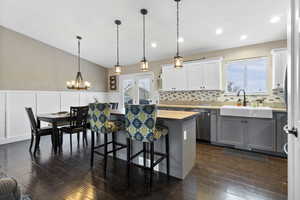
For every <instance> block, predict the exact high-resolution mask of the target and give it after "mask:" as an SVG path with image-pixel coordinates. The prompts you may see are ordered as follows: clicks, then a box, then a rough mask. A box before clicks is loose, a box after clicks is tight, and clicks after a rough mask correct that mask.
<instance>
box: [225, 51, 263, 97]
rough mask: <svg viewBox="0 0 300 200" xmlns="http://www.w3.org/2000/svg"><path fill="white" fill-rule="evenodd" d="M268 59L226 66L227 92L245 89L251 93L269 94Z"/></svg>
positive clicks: (242, 61) (231, 63)
mask: <svg viewBox="0 0 300 200" xmlns="http://www.w3.org/2000/svg"><path fill="white" fill-rule="evenodd" d="M267 66H268V59H267V58H266V57H264V58H255V59H247V60H240V61H232V62H229V63H228V64H227V66H226V77H227V81H226V92H227V93H236V92H238V90H240V89H245V90H246V92H247V93H248V94H249V93H250V94H251V93H267V68H268V67H267Z"/></svg>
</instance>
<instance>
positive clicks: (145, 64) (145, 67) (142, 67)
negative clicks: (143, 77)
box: [140, 9, 149, 72]
mask: <svg viewBox="0 0 300 200" xmlns="http://www.w3.org/2000/svg"><path fill="white" fill-rule="evenodd" d="M147 13H148V10H146V9H141V14H142V15H143V59H142V60H141V63H140V70H141V71H142V72H146V71H148V70H149V64H148V61H147V60H146V55H145V54H146V50H145V48H146V41H145V35H146V33H145V16H146V15H147Z"/></svg>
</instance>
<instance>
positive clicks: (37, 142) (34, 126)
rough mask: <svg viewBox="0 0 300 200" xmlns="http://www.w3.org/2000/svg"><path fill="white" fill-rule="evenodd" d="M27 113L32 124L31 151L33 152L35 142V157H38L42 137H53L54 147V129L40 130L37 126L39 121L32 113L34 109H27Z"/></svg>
mask: <svg viewBox="0 0 300 200" xmlns="http://www.w3.org/2000/svg"><path fill="white" fill-rule="evenodd" d="M25 110H26V113H27V115H28V118H29V122H30V127H31V141H30V147H29V151H30V152H31V149H32V146H33V142H34V140H35V146H34V153H33V154H34V155H36V151H37V149H38V148H39V145H40V138H41V136H46V135H51V141H52V145H53V139H54V137H53V134H52V133H53V131H52V127H43V128H40V127H38V126H37V121H36V119H35V117H34V114H33V112H32V108H25Z"/></svg>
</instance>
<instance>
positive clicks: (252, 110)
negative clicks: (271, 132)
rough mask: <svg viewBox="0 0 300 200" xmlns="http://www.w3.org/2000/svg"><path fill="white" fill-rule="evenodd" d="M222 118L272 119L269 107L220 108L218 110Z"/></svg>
mask: <svg viewBox="0 0 300 200" xmlns="http://www.w3.org/2000/svg"><path fill="white" fill-rule="evenodd" d="M220 114H221V115H222V116H236V117H253V118H272V117H273V111H272V108H270V107H250V106H222V107H221V109H220Z"/></svg>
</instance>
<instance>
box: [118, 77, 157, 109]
mask: <svg viewBox="0 0 300 200" xmlns="http://www.w3.org/2000/svg"><path fill="white" fill-rule="evenodd" d="M120 88H121V90H122V102H121V106H124V105H125V104H150V103H151V102H152V96H153V95H152V92H153V73H138V74H132V75H131V74H130V75H121V76H120Z"/></svg>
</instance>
